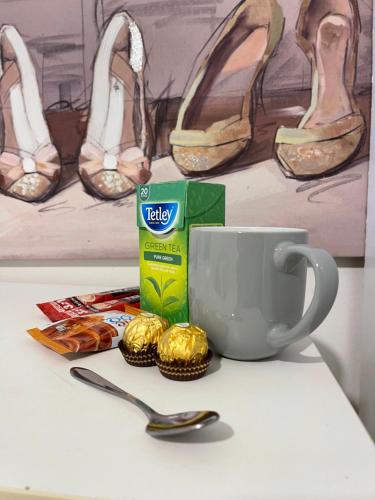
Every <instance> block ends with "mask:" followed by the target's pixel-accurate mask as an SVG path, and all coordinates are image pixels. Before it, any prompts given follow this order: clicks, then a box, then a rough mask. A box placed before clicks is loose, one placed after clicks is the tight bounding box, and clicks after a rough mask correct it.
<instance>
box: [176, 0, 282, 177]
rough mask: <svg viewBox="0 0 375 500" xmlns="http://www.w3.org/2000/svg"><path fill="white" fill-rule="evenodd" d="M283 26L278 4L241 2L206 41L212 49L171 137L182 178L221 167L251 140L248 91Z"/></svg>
mask: <svg viewBox="0 0 375 500" xmlns="http://www.w3.org/2000/svg"><path fill="white" fill-rule="evenodd" d="M283 26H284V19H283V15H282V11H281V8H280V6H279V5H278V3H277V2H276V0H245V1H243V2H241V3H240V4H239V5H238V6H237V7H236V8H235V9H234V10H233V11H232V12H231V14H230V15H229V16H228V18H227V19H226V20H225V21H224V23H222V25H221V27H220V28H219V29H218V30H217V31H216V33H215V34H214V36H213V37H212V39H211V40H210V41H209V44H208V45H211V47H212V48H211V49H210V50H208V53H207V54H206V56H205V58H204V60H203V62H202V63H201V65H200V67H199V69H198V71H197V73H196V74H195V76H194V78H193V80H192V82H191V83H190V84H189V85H188V90H187V93H186V95H185V97H184V99H183V102H182V105H181V107H180V109H179V113H178V118H177V125H176V128H175V129H174V130H173V131H172V132H171V134H170V144H171V145H172V155H173V158H174V160H175V162H176V164H177V166H178V168H179V169H180V170H181V171H182V172H183V173H184V174H194V173H201V172H208V171H211V170H213V169H215V168H216V167H219V166H224V165H226V164H227V163H228V162H230V161H232V160H234V159H235V158H236V157H237V156H239V155H240V154H241V153H242V152H243V151H244V150H245V149H246V147H247V146H248V144H249V142H250V141H251V138H252V119H253V115H254V109H253V107H252V99H251V97H252V92H253V89H254V87H255V84H256V82H257V80H258V78H259V77H260V76H261V75H262V74H263V72H264V70H265V68H266V65H267V63H268V61H269V59H270V57H271V55H272V53H273V52H274V50H275V49H276V47H277V45H278V43H279V40H280V38H281V35H282V31H283ZM203 52H204V50H203Z"/></svg>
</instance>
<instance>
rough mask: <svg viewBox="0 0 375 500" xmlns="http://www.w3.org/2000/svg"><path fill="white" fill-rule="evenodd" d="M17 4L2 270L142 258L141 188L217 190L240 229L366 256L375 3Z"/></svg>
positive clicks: (2, 200)
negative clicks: (277, 230)
mask: <svg viewBox="0 0 375 500" xmlns="http://www.w3.org/2000/svg"><path fill="white" fill-rule="evenodd" d="M18 3H19V2H5V1H3V2H0V20H3V21H2V22H3V23H4V24H5V23H6V25H4V26H2V27H1V24H0V260H1V259H3V260H12V259H13V258H14V257H15V258H17V259H22V260H32V259H38V260H39V259H54V258H61V259H67V258H74V259H75V258H77V259H86V258H90V259H98V258H103V257H108V258H116V259H117V258H118V259H122V258H134V257H136V256H137V252H138V247H137V243H136V242H137V229H136V226H135V220H134V210H135V203H136V196H135V191H136V190H137V188H138V186H139V185H140V184H144V183H160V182H169V181H172V182H174V181H179V180H184V179H185V180H186V179H187V180H188V181H189V182H194V181H196V182H212V183H219V184H224V185H225V186H226V192H227V197H226V200H227V202H226V211H227V214H228V217H227V223H228V224H230V225H235V226H267V227H269V226H272V227H273V226H276V227H303V228H306V229H307V230H308V231H309V233H310V235H311V240H310V241H311V243H312V244H313V245H314V246H316V247H322V248H325V249H326V250H327V251H329V252H330V253H331V254H332V255H334V256H337V257H363V256H364V249H365V237H366V211H367V199H368V186H369V185H370V186H371V179H369V176H371V175H372V172H371V169H369V150H370V146H372V145H371V144H370V137H371V133H370V132H371V131H370V125H371V96H372V75H373V71H372V64H371V62H372V46H373V34H372V28H373V5H372V2H369V1H367V2H366V1H365V0H293V1H291V0H220V1H216V0H215V1H211V0H202V1H199V2H190V3H189V2H187V3H186V2H185V3H184V2H169V3H165V2H164V4H163V5H164V7H163V8H161V4H160V2H158V1H157V0H149V2H144V1H142V0H134V2H132V3H131V4H130V3H129V4H128V5H127V6H126V8H125V7H124V2H123V1H120V0H111V1H109V0H103V1H102V2H70V4H71V5H70V6H69V9H68V8H67V7H66V5H65V4H66V2H37V1H36V0H28V1H27V2H26V1H23V2H22V4H23V5H24V8H23V9H20V8H19V5H18ZM162 3H163V2H162ZM42 4H43V7H42ZM52 4H53V5H52ZM67 9H68V10H69V16H67V15H66V14H67V12H68V10H67ZM125 9H126V10H125ZM46 19H48V22H46ZM369 181H370V182H369ZM151 189H152V188H151ZM371 196H372V194H371V193H370V198H371ZM204 202H205V200H202V203H204Z"/></svg>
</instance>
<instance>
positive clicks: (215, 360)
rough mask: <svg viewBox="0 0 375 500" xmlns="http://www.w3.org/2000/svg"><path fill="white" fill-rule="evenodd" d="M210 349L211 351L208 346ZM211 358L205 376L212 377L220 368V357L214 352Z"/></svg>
mask: <svg viewBox="0 0 375 500" xmlns="http://www.w3.org/2000/svg"><path fill="white" fill-rule="evenodd" d="M210 349H211V350H212V347H211V346H210ZM212 352H213V356H212V361H211V364H210V366H209V367H208V370H207V372H206V376H207V375H212V374H213V373H215V372H217V371H219V370H220V368H221V356H218V355H217V354H216V353H215V352H214V351H212Z"/></svg>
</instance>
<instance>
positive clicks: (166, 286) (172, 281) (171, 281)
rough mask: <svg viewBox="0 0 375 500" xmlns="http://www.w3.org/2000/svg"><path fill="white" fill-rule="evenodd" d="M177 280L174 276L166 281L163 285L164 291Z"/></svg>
mask: <svg viewBox="0 0 375 500" xmlns="http://www.w3.org/2000/svg"><path fill="white" fill-rule="evenodd" d="M175 281H176V280H174V279H173V278H171V279H169V280H168V281H166V282H165V283H164V286H163V292H165V290H166V289H167V288H168V287H169V286H170V285H171V284H172V283H174V282H175Z"/></svg>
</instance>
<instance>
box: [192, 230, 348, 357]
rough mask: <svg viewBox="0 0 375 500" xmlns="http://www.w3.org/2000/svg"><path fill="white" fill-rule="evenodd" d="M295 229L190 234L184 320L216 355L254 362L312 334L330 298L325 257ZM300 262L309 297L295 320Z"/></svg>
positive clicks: (300, 301)
mask: <svg viewBox="0 0 375 500" xmlns="http://www.w3.org/2000/svg"><path fill="white" fill-rule="evenodd" d="M307 240H308V233H307V231H305V230H303V229H289V228H276V227H275V228H272V227H271V228H266V227H264V228H262V227H258V228H256V227H242V228H241V227H199V228H192V229H191V231H190V247H189V260H190V263H189V266H190V267H189V307H190V321H191V322H192V323H195V324H197V325H199V326H201V327H202V328H204V329H205V330H206V331H207V334H208V337H209V340H210V342H211V344H212V347H213V348H214V350H215V351H216V352H218V353H219V354H222V355H223V356H226V357H228V358H232V359H240V360H255V359H261V358H266V357H269V356H273V355H274V354H276V353H277V352H278V351H279V350H280V349H282V348H283V347H286V346H287V345H289V344H291V343H292V342H295V341H297V340H299V339H301V338H302V337H305V336H306V335H309V334H310V333H311V332H313V331H314V330H315V329H316V328H317V327H318V326H319V325H320V324H321V323H322V321H323V320H324V319H325V317H326V316H327V314H328V313H329V311H330V309H331V307H332V305H333V303H334V301H335V298H336V294H337V288H338V271H337V266H336V263H335V261H334V260H333V258H332V257H331V255H330V254H329V253H328V252H326V251H325V250H321V249H318V248H312V247H310V246H309V245H307ZM307 261H308V262H309V263H310V264H311V266H312V268H313V270H314V274H315V292H314V297H313V299H312V302H311V304H310V306H309V308H308V309H307V311H306V313H305V314H304V315H303V307H304V301H305V289H306V269H307Z"/></svg>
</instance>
